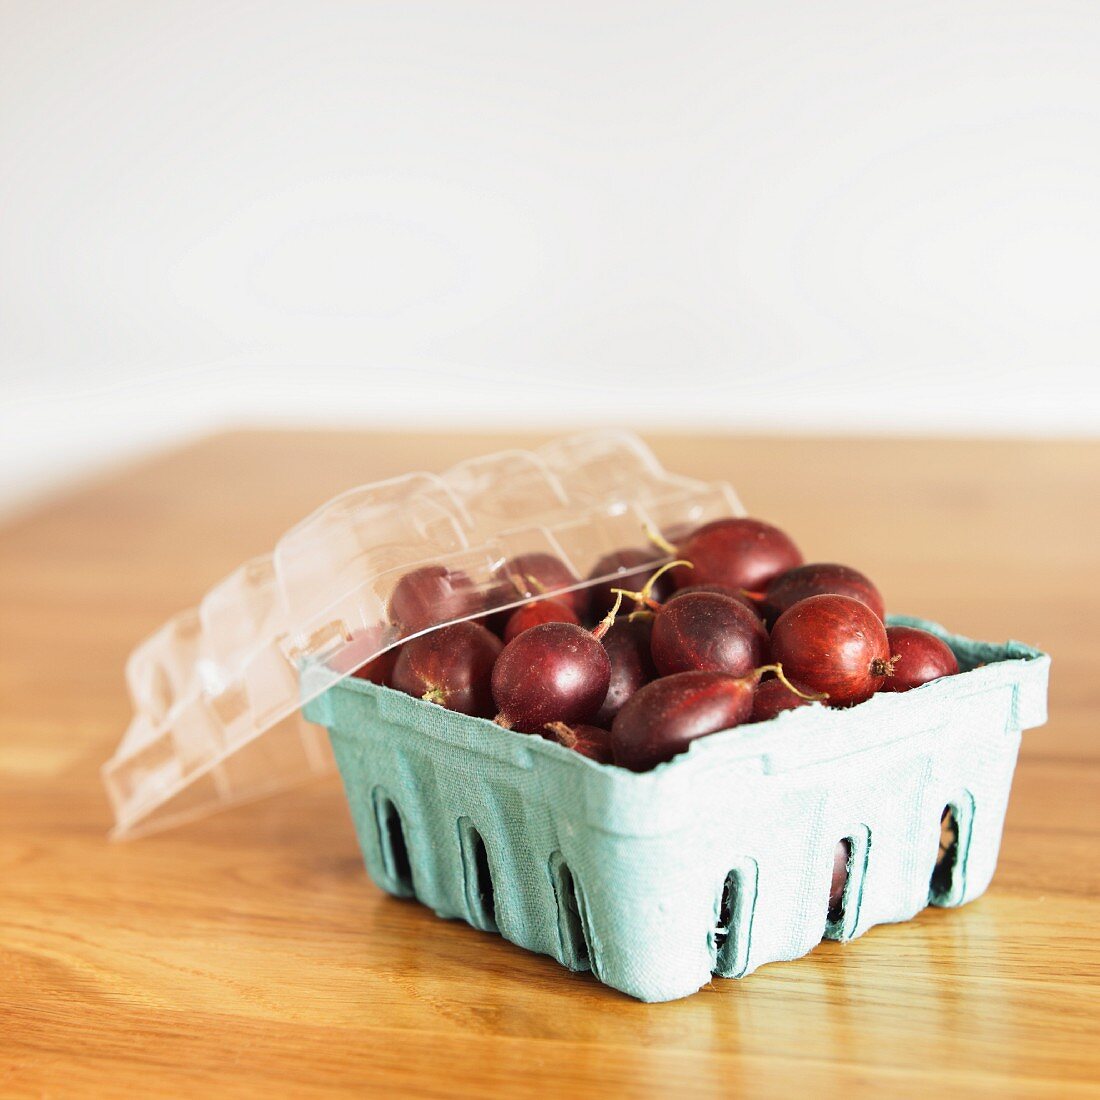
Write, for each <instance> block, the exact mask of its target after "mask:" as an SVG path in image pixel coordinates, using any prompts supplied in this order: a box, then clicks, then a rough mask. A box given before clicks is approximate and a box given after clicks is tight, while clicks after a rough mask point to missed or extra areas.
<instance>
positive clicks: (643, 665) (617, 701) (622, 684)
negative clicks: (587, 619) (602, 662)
mask: <svg viewBox="0 0 1100 1100" xmlns="http://www.w3.org/2000/svg"><path fill="white" fill-rule="evenodd" d="M652 632H653V627H652V624H651V623H650V622H648V621H646V620H643V619H636V620H635V621H634V622H631V621H630V620H629V619H616V620H615V623H614V625H613V626H612V627H611V629H610V630H608V632H607V633H606V634H605V635H604V636H603V639H602V640H603V647H604V649H605V650H607V656H608V657H609V658H610V659H611V682H610V684H608V687H607V695H606V696H605V697H604V701H603V704H602V705H601V706H600V709H599V710H598V711H597V712H596V716H595V717H594V718H593V719H592V721H593V722H594V723H595V724H596V725H597V726H610V725H611V723H612V721H613V720H614V718H615V715H616V714H618V713H619V711H620V710H621V709H622V707H623V704H624V703H625V702H626V701H627V699H629V698H630V697H631V696H632V695H633V694H634V693H635V692H636V691H638V689H639V688H642V687H645V685H646V684H648V683H649V681H650V680H652V679H653V678H654V677H655V676H656V675H657V669H656V667H655V666H654V664H653V658H652V657H651V656H650V652H649V643H650V635H651V634H652Z"/></svg>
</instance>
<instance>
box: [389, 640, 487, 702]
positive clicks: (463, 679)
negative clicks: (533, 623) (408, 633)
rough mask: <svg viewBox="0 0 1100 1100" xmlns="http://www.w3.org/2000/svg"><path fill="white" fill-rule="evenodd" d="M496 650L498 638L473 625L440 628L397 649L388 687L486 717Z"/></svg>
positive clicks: (427, 700)
mask: <svg viewBox="0 0 1100 1100" xmlns="http://www.w3.org/2000/svg"><path fill="white" fill-rule="evenodd" d="M501 649H502V646H501V642H500V639H499V638H497V637H496V636H495V635H493V634H491V633H490V632H489V631H488V630H486V629H485V627H483V626H481V625H480V624H479V623H473V622H463V623H452V624H451V625H450V626H441V627H440V628H439V629H438V630H432V631H430V632H429V633H427V634H421V635H420V636H419V637H416V638H413V639H411V640H410V641H408V642H406V643H405V644H404V645H403V646H402V647H401V649H400V651H399V654H398V657H397V661H396V663H395V665H394V668H393V676H392V686H393V687H395V688H396V689H397V690H398V691H403V692H405V694H406V695H414V696H416V698H418V699H424V700H425V701H426V702H429V703H437V704H438V705H439V706H441V707H446V708H447V709H448V710H455V711H458V712H459V713H460V714H472V715H474V716H475V717H477V718H492V716H493V715H494V714H495V713H496V708H495V706H494V704H493V693H492V689H491V687H490V682H491V680H492V675H493V665H494V664H495V663H496V659H497V656H498V655H499V653H500V651H501Z"/></svg>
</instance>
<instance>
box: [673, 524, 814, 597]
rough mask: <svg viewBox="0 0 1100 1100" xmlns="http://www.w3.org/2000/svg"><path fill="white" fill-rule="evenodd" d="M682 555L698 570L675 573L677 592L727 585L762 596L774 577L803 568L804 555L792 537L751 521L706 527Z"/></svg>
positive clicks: (685, 545)
mask: <svg viewBox="0 0 1100 1100" xmlns="http://www.w3.org/2000/svg"><path fill="white" fill-rule="evenodd" d="M678 554H679V556H680V557H681V558H684V559H685V560H687V561H690V562H691V563H692V565H693V566H694V568H692V569H683V568H678V569H674V570H673V571H672V575H673V578H674V580H675V583H676V586H677V588H685V587H687V586H688V585H689V584H723V585H726V586H727V587H729V588H734V589H742V588H745V589H748V591H750V592H761V591H763V589H764V586H765V585H766V584H767V583H768V582H769V581H770V580H771V579H772V578H773V577H777V576H779V574H780V573H785V572H786V571H787V570H788V569H793V568H794V567H795V566H796V565H801V564H802V553H801V552H800V551H799V549H798V547H797V546H795V544H794V543H793V542H792V541H791V539H790V537H789V536H788V535H786V534H785V533H784V532H783V531H780V530H779V528H778V527H773V526H772V525H771V524H770V523H764V522H763V520H759V519H750V518H748V517H742V518H737V519H718V520H714V521H713V522H712V523H706V524H704V525H703V526H702V527H700V528H698V530H696V531H694V532H693V533H692V534H691V535H689V536H688V538H687V539H686V540H685V541H684V542H683V543H682V544H681V545H680V547H679V550H678Z"/></svg>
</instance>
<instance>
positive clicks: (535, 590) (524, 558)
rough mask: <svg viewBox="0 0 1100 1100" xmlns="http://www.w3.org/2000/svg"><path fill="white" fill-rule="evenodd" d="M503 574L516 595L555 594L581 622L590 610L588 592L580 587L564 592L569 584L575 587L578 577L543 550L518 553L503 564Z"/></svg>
mask: <svg viewBox="0 0 1100 1100" xmlns="http://www.w3.org/2000/svg"><path fill="white" fill-rule="evenodd" d="M501 575H502V576H503V577H504V579H505V581H506V582H507V583H508V584H509V585H511V587H512V590H513V591H514V592H515V594H516V596H519V597H522V596H548V595H551V594H552V593H555V592H556V593H558V596H557V598H558V599H559V600H561V602H562V603H564V604H568V605H569V607H570V609H571V610H572V612H573V614H574V615H576V616H577V619H578V620H579V619H583V618H584V616H585V613H586V612H587V610H588V592H587V590H585V589H583V588H580V589H577V590H576V591H574V592H564V591H562V589H565V588H568V587H569V585H571V584H576V583H577V577H575V576H574V575H573V573H572V572H571V570H570V569H569V567H568V566H567V565H566V564H565V562H563V561H562V560H561V558H556V557H554V555H553V554H546V553H543V552H541V551H536V552H534V553H531V554H518V555H517V556H516V557H514V558H509V559H508V561H506V562H505V563H504V565H503V566H502V567H501ZM513 598H515V597H513Z"/></svg>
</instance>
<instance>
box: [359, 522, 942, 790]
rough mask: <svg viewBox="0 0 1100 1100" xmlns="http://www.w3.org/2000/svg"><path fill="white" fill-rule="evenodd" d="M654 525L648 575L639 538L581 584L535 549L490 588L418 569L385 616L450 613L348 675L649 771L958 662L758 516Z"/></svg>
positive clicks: (417, 626)
mask: <svg viewBox="0 0 1100 1100" xmlns="http://www.w3.org/2000/svg"><path fill="white" fill-rule="evenodd" d="M652 538H653V540H654V541H656V542H657V543H658V545H660V546H661V548H662V549H663V550H664V551H665V552H667V553H668V554H669V555H670V556H671V557H672V559H673V560H671V561H670V562H668V563H667V564H666V565H664V566H662V567H661V568H660V569H658V570H657V571H656V572H653V573H652V574H651V575H648V576H647V573H648V567H647V566H646V563H647V562H649V561H651V560H652V556H653V554H652V551H649V550H644V549H625V550H620V551H617V552H616V553H614V554H610V555H608V556H607V557H605V558H603V559H601V560H600V561H599V562H597V563H596V565H595V566H594V568H593V570H592V572H591V574H590V580H591V579H594V578H597V577H605V576H607V575H609V574H613V575H615V576H616V580H615V582H612V583H608V582H604V583H598V584H591V585H589V586H588V587H581V588H577V587H574V586H576V585H578V584H580V583H581V582H580V579H579V578H577V577H575V576H574V575H573V574H572V572H571V571H570V570H569V569H568V568H567V567H566V565H565V564H564V563H563V562H562V561H561V560H560V559H558V558H556V557H554V556H553V555H551V554H546V553H536V554H524V555H520V556H518V557H515V558H512V559H510V560H508V561H506V562H504V563H502V565H501V566H500V568H499V570H498V571H497V584H498V585H499V588H497V589H495V590H493V591H491V592H490V593H489V595H488V597H487V596H486V595H485V594H484V593H483V592H482V591H481V590H480V589H479V588H478V587H477V586H476V585H475V584H474V583H473V582H472V580H471V579H470V578H469V577H468V576H467V575H466V574H464V573H462V572H459V571H455V570H448V569H447V568H445V567H444V566H441V565H431V566H424V567H421V568H419V569H416V570H414V571H413V572H411V573H409V574H407V575H406V576H404V577H402V578H401V580H400V581H399V582H398V584H397V585H396V587H395V589H394V591H393V593H392V595H391V597H390V601H389V618H390V621H391V623H392V624H393V625H394V627H395V628H396V629H397V630H399V631H400V632H401V633H402V634H404V635H408V634H412V633H416V632H418V631H422V630H426V629H427V628H428V627H430V626H431V625H432V624H434V623H437V622H440V621H441V620H443V619H461V620H463V621H460V622H454V623H452V624H450V625H447V626H442V627H439V628H437V629H435V630H430V631H428V632H427V633H422V634H418V635H417V636H416V637H414V638H411V639H410V640H408V641H406V642H404V643H403V644H402V645H401V646H399V647H398V648H396V649H391V650H389V651H387V652H386V653H385V654H383V655H382V656H380V657H378V658H376V659H375V660H374V661H372V662H370V664H368V665H365V666H364V667H362V668H360V669H359V670H358V671H357V673H356V675H357V676H360V677H362V678H364V679H368V680H372V681H374V682H376V683H380V684H385V685H387V686H389V687H392V688H396V689H397V690H399V691H403V692H406V693H408V694H409V695H414V696H416V697H417V698H420V699H424V700H427V701H428V702H432V703H436V704H438V705H439V706H443V707H447V708H448V709H450V710H454V711H459V712H461V713H463V714H470V715H475V716H478V717H482V718H494V719H495V721H496V722H497V723H498V724H499V725H501V726H504V727H506V728H509V729H514V730H518V731H520V732H522V733H528V734H536V735H540V736H543V737H547V738H550V739H554V740H557V741H559V742H560V743H561V744H563V745H566V746H567V747H569V748H571V749H573V750H575V751H576V752H580V753H583V754H584V755H586V756H589V757H591V758H592V759H594V760H597V761H599V762H601V763H605V764H616V765H618V766H620V767H624V768H629V769H631V770H633V771H647V770H649V769H650V768H653V767H655V766H656V765H658V764H660V763H662V762H664V761H667V760H669V759H671V758H672V757H673V756H675V755H677V754H678V753H680V752H683V751H684V750H685V749H686V748H687V746H688V745H689V744H690V743H691V742H692V741H693V740H695V739H696V738H698V737H703V736H705V735H707V734H711V733H715V732H717V731H719V730H725V729H729V728H730V727H731V726H737V725H741V724H743V723H746V722H760V721H765V720H767V719H770V718H774V717H775V716H776V715H777V714H779V713H780V712H781V711H784V710H790V709H793V708H795V707H802V706H807V705H809V704H810V703H813V702H820V703H824V704H825V705H827V706H831V707H847V706H853V705H855V704H857V703H861V702H863V701H864V700H866V699H868V698H870V697H871V695H873V694H874V693H875V692H878V691H907V690H909V689H910V688H914V687H917V686H918V685H920V684H924V683H927V682H928V681H930V680H934V679H937V678H939V677H941V676H949V675H952V674H953V673H955V672H957V671H958V665H957V663H956V660H955V656H954V654H953V653H952V652H951V650H950V649H949V648H948V647H947V646H946V645H945V644H944V643H943V642H942V641H940V640H939V639H938V638H936V637H934V636H933V635H931V634H928V633H926V632H925V631H921V630H916V629H913V628H910V627H901V626H897V627H887V626H886V625H885V622H884V615H885V607H884V604H883V599H882V596H881V594H880V593H879V590H878V589H877V588H876V587H875V585H874V584H873V583H872V582H871V581H870V580H869V579H868V578H867V577H865V576H864V575H863V574H862V573H860V572H858V571H857V570H855V569H851V568H849V567H848V566H844V565H836V564H831V563H829V564H825V563H818V564H810V565H807V564H803V560H802V555H801V553H800V552H799V550H798V547H797V546H795V544H794V543H793V542H792V541H791V539H790V538H789V537H788V536H787V535H786V534H785V533H784V532H782V531H781V530H779V529H778V528H777V527H774V526H772V525H771V524H768V523H764V522H762V521H760V520H756V519H749V518H738V519H722V520H716V521H714V522H712V523H707V524H705V525H703V526H702V527H699V528H698V529H697V530H695V531H693V532H691V533H690V534H687V535H686V536H685V537H683V538H682V539H680V540H679V541H678V543H677V544H676V545H672V544H671V543H667V542H664V540H662V539H660V538H659V537H658V536H656V535H654V536H652ZM531 592H535V593H538V594H539V595H538V598H537V599H534V600H531V601H530V602H527V603H524V604H522V605H521V606H520V607H519V608H517V609H515V610H513V611H510V612H500V611H494V612H486V611H485V608H486V606H492V607H497V606H500V605H501V604H502V603H506V602H508V597H509V596H510V597H511V598H512V599H514V598H515V596H514V594H513V593H519V594H520V595H526V594H529V593H531ZM624 600H626V601H631V602H632V607H633V609H632V610H628V611H626V612H625V613H624V602H623V601H624ZM629 606H630V605H629V604H628V605H627V607H629ZM597 620H598V621H597ZM592 623H595V625H594V626H592V625H590V624H592Z"/></svg>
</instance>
